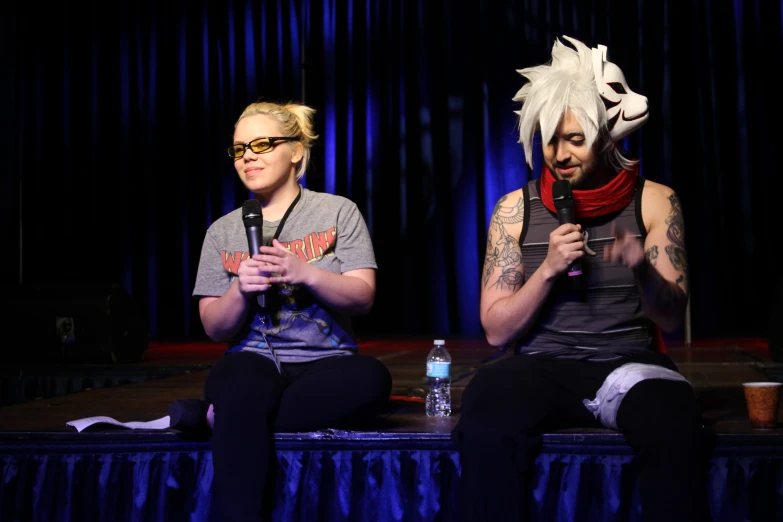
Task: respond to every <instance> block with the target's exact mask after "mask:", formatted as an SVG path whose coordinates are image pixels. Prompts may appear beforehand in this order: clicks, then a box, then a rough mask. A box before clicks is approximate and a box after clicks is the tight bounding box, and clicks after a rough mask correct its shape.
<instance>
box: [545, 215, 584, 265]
mask: <svg viewBox="0 0 783 522" xmlns="http://www.w3.org/2000/svg"><path fill="white" fill-rule="evenodd" d="M584 246H585V242H584V236H582V225H574V224H572V223H566V224H565V225H560V226H559V227H557V228H556V229H554V230H553V231H552V233H551V234H549V251H548V252H547V254H546V259H544V263H543V265H542V266H544V267H545V270H546V276H547V277H548V278H554V277H556V276H558V275H560V274H562V273H563V272H565V271H566V270H568V267H570V266H571V263H573V262H574V261H576V260H577V259H579V258H580V257H582V256H584V255H585V252H584Z"/></svg>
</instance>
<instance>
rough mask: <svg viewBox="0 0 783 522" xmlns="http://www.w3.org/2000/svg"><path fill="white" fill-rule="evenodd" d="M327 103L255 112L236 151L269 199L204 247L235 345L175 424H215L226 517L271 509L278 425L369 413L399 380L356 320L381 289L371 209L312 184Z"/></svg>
mask: <svg viewBox="0 0 783 522" xmlns="http://www.w3.org/2000/svg"><path fill="white" fill-rule="evenodd" d="M314 112H315V111H314V110H313V109H311V108H310V107H307V106H304V105H297V104H289V105H278V104H275V103H253V104H251V105H249V106H248V107H247V108H246V109H245V110H244V111H243V112H242V114H241V115H240V117H239V119H238V121H237V123H236V125H235V128H234V143H233V145H231V146H230V147H229V148H228V155H229V157H230V158H231V160H232V161H233V162H234V168H235V169H236V171H237V174H238V175H239V179H240V180H241V181H242V183H243V184H244V185H245V186H246V187H247V189H248V190H249V191H251V192H252V193H253V194H254V195H255V197H254V199H255V200H257V201H258V202H259V203H260V205H258V204H256V203H255V202H252V201H248V202H245V205H243V207H242V208H238V209H236V210H234V211H232V212H230V213H228V214H226V215H225V216H223V217H221V218H220V219H218V220H217V221H215V222H214V223H213V224H212V225H211V226H210V227H209V229H208V230H207V232H206V237H205V239H204V243H203V247H202V251H201V259H200V261H199V267H198V274H197V278H196V285H195V288H194V290H193V296H194V297H195V298H197V299H198V303H199V313H200V316H201V321H202V323H203V325H204V329H205V331H206V333H207V335H209V337H210V338H211V339H213V340H215V341H221V342H226V343H227V345H228V351H227V354H226V356H225V357H224V358H223V359H221V360H220V361H219V362H218V363H217V364H215V366H214V367H213V368H212V369H211V371H210V373H209V376H208V377H207V380H206V383H205V386H204V395H205V400H204V401H196V400H183V401H176V402H175V403H174V404H172V406H171V408H170V414H171V425H172V427H174V428H178V429H182V430H183V431H192V430H196V431H201V432H202V433H209V431H211V433H212V454H213V462H214V470H215V485H216V493H217V504H218V507H219V508H220V510H221V511H222V513H223V518H222V519H221V520H225V521H234V520H241V521H243V522H247V521H251V520H262V519H263V516H262V513H263V514H264V515H265V516H268V514H269V509H270V506H269V503H268V502H267V501H266V499H262V491H266V492H267V493H269V492H271V491H273V490H274V486H273V485H269V484H267V483H268V476H269V469H270V459H272V458H273V455H272V453H271V452H272V451H273V449H272V433H273V432H276V431H279V432H294V431H311V430H316V429H323V428H333V427H341V426H342V427H345V426H348V425H351V424H352V423H354V424H355V423H356V422H357V421H361V420H364V419H368V418H370V417H372V416H374V415H375V414H376V413H378V412H379V411H380V410H381V408H382V407H383V406H384V405H385V404H386V401H387V400H388V397H389V393H390V390H391V376H390V374H389V371H388V369H387V368H386V367H385V366H384V365H383V364H382V363H381V362H380V361H378V360H377V359H375V358H373V357H369V356H364V355H359V354H358V353H357V351H358V346H357V343H356V339H355V337H354V334H353V332H352V329H351V323H350V316H352V315H358V314H364V313H367V312H368V311H369V310H370V308H371V307H372V304H373V301H374V298H375V269H376V268H377V265H376V263H375V256H374V252H373V247H372V243H371V240H370V236H369V233H368V230H367V226H366V224H365V222H364V219H363V217H362V215H361V213H360V212H359V210H358V208H357V207H356V205H355V204H354V203H353V202H351V201H350V200H348V199H346V198H343V197H340V196H336V195H331V194H326V193H319V192H314V191H311V190H308V189H306V188H304V187H303V186H302V185H301V184H300V183H299V179H300V178H301V177H302V176H303V175H304V173H305V169H306V167H307V163H308V160H309V158H310V149H311V147H312V145H313V142H314V141H315V139H316V138H317V136H316V135H315V133H314V130H313V122H312V117H313V113H314ZM253 204H255V205H256V206H255V209H254V210H253V212H249V211H248V208H253ZM246 220H255V221H254V222H255V223H257V224H258V225H260V226H262V229H263V236H262V241H261V246H260V248H259V251H258V252H249V249H248V234H247V233H246V224H247V222H246ZM267 486H271V487H267Z"/></svg>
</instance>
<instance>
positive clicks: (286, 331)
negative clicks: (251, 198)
mask: <svg viewBox="0 0 783 522" xmlns="http://www.w3.org/2000/svg"><path fill="white" fill-rule="evenodd" d="M300 189H301V190H302V197H301V199H300V201H299V203H298V204H297V205H296V207H294V209H293V210H292V211H291V214H290V215H289V216H288V219H287V220H286V221H285V223H283V228H282V230H281V231H280V235H279V237H278V241H280V242H281V243H282V244H283V246H284V247H286V248H288V250H290V251H291V252H293V253H295V254H296V255H297V256H299V258H300V259H302V260H303V261H306V262H308V263H313V264H315V265H316V266H317V267H319V268H322V269H324V270H328V271H330V272H334V273H337V274H341V273H343V272H348V271H350V270H358V269H360V268H371V269H376V268H377V265H376V263H375V254H374V252H373V247H372V241H371V240H370V234H369V232H368V231H367V225H366V224H365V222H364V218H363V217H362V215H361V212H359V209H358V208H357V207H356V204H355V203H353V202H352V201H350V200H348V199H346V198H344V197H342V196H335V195H332V194H325V193H321V192H313V191H311V190H307V189H306V188H303V187H301V186H300ZM278 225H279V223H278V222H271V223H269V222H266V221H265V222H264V244H266V245H268V244H270V243H271V237H268V234H269V232H271V231H272V230H275V229H276V228H277V226H278ZM248 256H249V252H248V246H247V235H246V233H245V226H244V223H243V222H242V209H241V208H238V209H236V210H234V211H232V212H230V213H228V214H226V215H225V216H223V217H221V218H220V219H218V220H217V221H215V222H214V223H213V224H212V225H211V226H210V227H209V229H208V230H207V233H206V236H205V238H204V244H203V246H202V248H201V259H200V260H199V266H198V274H197V276H196V286H195V288H194V289H193V296H194V297H196V298H200V297H206V296H214V297H219V296H221V295H223V294H224V293H225V292H226V291H227V290H228V288H229V287H230V286H231V284H232V283H233V282H234V281H235V279H236V277H237V276H236V273H237V270H238V269H239V263H240V262H241V261H242V260H243V259H246V258H247V257H248ZM252 303H253V304H252V305H251V306H253V308H252V309H251V312H250V313H249V314H248V320H247V322H246V323H245V324H244V325H243V327H242V328H241V329H240V330H239V332H238V333H237V334H236V335H235V337H234V338H233V339H231V340H230V341H229V343H228V344H229V351H240V350H251V351H256V352H259V353H261V354H263V355H266V356H267V357H271V352H270V351H269V348H268V346H267V345H266V341H265V340H264V335H262V332H263V333H264V334H265V335H266V340H267V341H268V342H269V344H270V345H271V346H272V349H273V350H274V352H275V354H277V357H278V358H279V360H280V362H306V361H313V360H316V359H320V358H322V357H328V356H332V355H349V354H351V353H354V352H356V350H357V349H358V346H357V344H356V340H355V338H354V334H353V331H352V329H351V323H350V318H349V317H348V316H347V315H344V314H337V313H335V312H332V311H331V310H329V309H327V308H325V307H323V306H322V304H321V303H320V302H318V301H317V300H316V299H315V297H314V296H313V295H312V294H311V293H310V292H309V291H308V290H307V289H306V288H304V287H299V286H291V285H275V286H274V287H273V288H272V289H270V290H269V291H267V292H266V297H265V308H264V309H262V308H261V307H260V306H258V305H257V304H256V300H252Z"/></svg>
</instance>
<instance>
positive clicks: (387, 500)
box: [0, 444, 783, 522]
mask: <svg viewBox="0 0 783 522" xmlns="http://www.w3.org/2000/svg"><path fill="white" fill-rule="evenodd" d="M110 446H111V447H108V446H107V447H103V446H101V445H100V444H92V446H91V448H90V449H89V451H85V450H84V449H83V448H82V449H78V448H77V447H74V448H71V449H70V450H68V449H63V446H60V447H59V448H51V449H52V451H48V450H47V448H45V447H41V446H36V449H35V451H34V452H29V453H28V452H20V451H14V450H11V451H8V450H5V451H2V452H0V471H2V476H1V477H0V478H1V479H2V480H1V481H0V498H2V499H3V501H2V503H0V518H2V520H4V521H8V522H22V521H23V522H76V521H78V522H90V521H99V520H100V521H103V520H117V521H120V520H123V521H124V520H128V521H130V520H134V521H135V520H139V521H145V522H147V521H148V522H153V521H164V520H165V521H166V522H177V521H183V522H184V521H189V522H213V521H214V522H217V521H218V520H219V517H218V508H217V507H216V505H215V504H214V496H213V494H212V485H213V475H212V455H211V453H210V452H209V451H208V450H206V449H203V448H201V449H198V448H194V449H192V450H187V449H182V448H175V447H172V448H169V449H165V448H158V449H159V451H154V450H153V451H150V450H144V449H140V448H131V447H130V446H129V445H124V447H118V446H117V445H110ZM777 453H779V451H778V452H777ZM278 459H279V467H278V480H277V482H276V484H277V490H276V493H275V499H276V500H275V506H274V509H273V517H272V519H273V520H276V521H286V522H298V521H301V522H311V521H313V520H330V521H333V522H348V521H357V520H373V521H377V522H403V521H404V522H424V521H428V522H429V521H442V522H447V521H450V520H455V519H456V518H455V515H456V513H455V509H456V507H457V496H456V495H457V479H458V474H459V456H458V454H457V453H455V452H453V451H450V450H447V449H378V448H375V449H373V448H367V449H360V448H354V449H353V450H350V449H347V448H343V449H332V450H323V449H321V450H319V449H305V450H299V449H284V450H279V451H278ZM636 470H637V468H636V466H635V464H634V457H633V456H632V455H628V454H606V455H600V454H591V452H590V451H589V450H588V451H583V450H580V449H577V450H575V451H573V452H571V451H568V450H564V451H561V452H557V453H543V454H542V455H541V456H539V457H538V459H537V461H536V471H535V473H536V478H535V487H534V489H533V493H532V495H531V497H530V499H531V500H530V502H531V504H530V506H531V507H530V513H531V518H530V520H531V521H534V522H535V521H541V522H566V521H568V522H589V521H594V520H602V521H606V522H641V520H642V518H641V508H640V503H639V495H638V491H637V488H636V478H637V476H636V473H637V471H636ZM782 483H783V459H782V458H781V456H780V455H779V454H776V453H775V452H773V453H769V454H765V455H761V454H758V455H755V454H754V455H749V454H747V451H744V452H743V450H739V452H735V453H733V454H731V455H718V456H715V457H714V458H713V459H712V462H711V466H710V473H709V482H708V496H709V503H710V509H711V512H712V515H713V517H714V520H715V522H737V521H744V520H752V521H759V522H767V521H770V522H771V521H773V520H780V517H781V516H783V495H781V491H779V488H780V484H782Z"/></svg>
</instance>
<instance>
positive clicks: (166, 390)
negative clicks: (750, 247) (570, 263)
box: [0, 338, 783, 441]
mask: <svg viewBox="0 0 783 522" xmlns="http://www.w3.org/2000/svg"><path fill="white" fill-rule="evenodd" d="M360 347H361V348H360V350H361V352H362V353H364V354H367V355H372V356H375V357H377V358H378V359H380V360H381V361H383V362H384V363H385V364H386V365H387V366H388V368H389V369H390V371H391V374H392V377H393V390H392V400H391V401H390V408H389V412H388V413H387V414H386V415H384V416H383V418H382V419H379V422H378V424H377V426H374V429H375V430H376V431H382V432H384V433H388V434H393V433H398V434H408V435H411V434H416V433H418V434H422V435H423V434H430V435H433V436H436V437H445V436H447V435H448V433H449V432H450V431H451V428H452V427H453V425H454V423H455V422H456V420H457V418H458V416H459V406H460V402H461V396H462V391H463V390H464V389H465V386H466V385H467V384H468V382H470V379H471V378H472V376H473V375H474V374H475V372H476V370H477V369H478V368H480V367H481V366H483V365H488V364H492V363H493V362H496V361H498V360H500V359H502V358H504V357H510V356H511V355H509V354H504V353H501V352H498V351H496V350H495V349H494V348H492V347H491V346H489V345H488V344H487V343H486V342H485V341H484V340H483V339H447V348H448V349H449V351H450V353H451V355H452V359H453V364H452V376H453V382H452V404H453V408H454V411H453V415H452V416H451V417H449V418H446V419H431V418H427V417H426V416H425V415H424V405H423V399H422V398H423V396H424V385H425V380H424V366H425V359H426V356H427V353H428V351H429V350H430V348H431V340H430V339H418V340H417V339H392V338H385V339H365V340H364V341H362V342H361V344H360ZM668 352H669V355H670V356H671V357H672V359H673V360H674V361H675V362H676V363H677V365H678V367H679V368H680V371H681V372H682V373H683V374H684V375H685V377H686V378H688V380H689V381H690V382H691V383H692V384H693V385H694V388H695V390H696V394H697V397H698V399H699V402H700V404H701V406H702V410H703V413H704V420H705V424H706V425H708V426H710V427H711V428H712V429H713V430H714V432H715V433H716V434H732V435H743V434H745V435H758V436H764V437H765V438H768V437H769V436H777V437H781V438H783V428H782V427H781V425H780V424H779V425H778V428H777V429H775V430H771V431H764V432H759V431H754V430H752V429H751V427H750V425H749V422H748V419H747V411H746V409H745V402H744V395H743V391H742V386H741V384H742V383H743V382H747V381H762V380H774V381H781V380H783V363H780V362H775V361H773V360H771V358H770V357H769V354H768V350H767V348H766V343H765V342H764V341H763V340H759V339H729V340H711V341H701V342H698V341H697V342H694V343H693V344H692V345H691V346H689V347H686V346H682V345H680V346H677V345H674V344H672V343H669V346H668ZM222 355H223V347H222V345H219V344H216V343H211V342H190V343H152V344H151V345H150V347H149V349H148V350H147V351H146V353H145V356H144V359H143V361H142V362H140V363H136V364H126V365H122V366H121V367H120V366H119V365H114V366H108V365H59V366H51V365H49V366H46V365H25V366H17V367H14V368H10V369H9V368H8V367H5V375H6V379H8V378H9V375H12V374H13V372H14V371H18V372H20V375H21V374H24V375H27V376H28V377H29V376H30V375H31V374H35V373H36V372H37V374H38V376H39V378H43V374H45V373H47V372H49V373H58V374H60V375H68V374H72V375H74V376H79V375H80V374H85V375H86V374H91V375H95V374H101V373H105V372H124V373H127V374H135V375H146V377H145V379H146V380H143V381H141V382H133V383H129V384H122V385H117V386H111V387H104V388H100V389H85V390H83V391H80V392H77V393H68V394H64V395H58V396H53V397H48V398H39V399H36V400H29V401H26V402H22V403H18V404H11V405H7V406H3V407H1V408H0V433H1V434H2V438H3V439H4V440H6V441H9V439H16V438H18V437H22V438H25V439H27V440H30V438H31V436H33V434H38V435H41V436H43V435H45V434H48V435H50V436H51V435H58V437H57V438H60V437H62V436H66V435H67V434H74V435H77V434H76V433H75V431H74V430H73V429H72V428H70V427H67V426H66V423H67V422H68V421H72V420H75V419H80V418H85V417H92V416H108V417H112V418H114V419H117V420H118V421H120V422H130V421H149V420H153V419H157V418H160V417H163V416H165V415H167V412H168V406H169V404H170V403H171V402H172V401H174V400H176V399H181V398H191V397H202V389H203V384H204V380H205V378H206V376H207V373H208V371H209V367H210V365H211V364H213V363H214V362H215V361H217V360H218V359H219V358H220V357H222ZM781 410H782V411H781V416H780V418H781V419H783V404H781ZM90 431H92V432H96V431H97V432H105V433H106V434H107V435H108V434H110V433H114V434H117V432H118V431H122V429H121V428H116V427H112V426H109V425H104V426H96V427H93V428H90ZM569 431H578V432H588V430H567V431H566V432H563V433H567V432H569ZM592 431H593V432H595V430H592ZM599 432H600V430H599ZM608 432H609V430H607V433H608ZM158 433H159V434H160V435H166V434H168V435H170V436H172V437H176V436H177V434H176V432H173V431H172V432H166V431H163V432H158ZM767 440H769V439H767Z"/></svg>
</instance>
